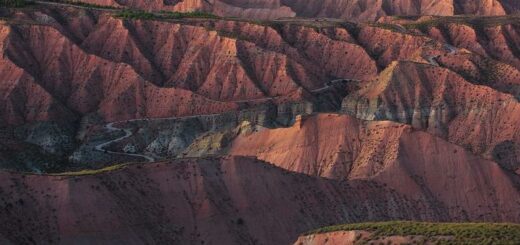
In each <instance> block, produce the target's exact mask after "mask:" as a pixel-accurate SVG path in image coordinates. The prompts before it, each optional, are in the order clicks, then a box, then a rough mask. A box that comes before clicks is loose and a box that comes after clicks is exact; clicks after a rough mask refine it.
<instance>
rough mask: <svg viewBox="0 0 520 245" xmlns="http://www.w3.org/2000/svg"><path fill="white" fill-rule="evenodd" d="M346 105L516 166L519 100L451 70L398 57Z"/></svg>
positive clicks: (361, 113) (353, 111) (366, 115)
mask: <svg viewBox="0 0 520 245" xmlns="http://www.w3.org/2000/svg"><path fill="white" fill-rule="evenodd" d="M343 107H344V110H345V111H346V112H347V113H349V114H352V115H355V116H357V117H359V118H364V119H370V120H372V119H376V120H394V121H398V122H402V123H407V124H411V125H412V126H413V127H414V128H417V129H423V130H425V131H427V132H430V133H432V134H435V135H439V136H441V137H443V138H445V139H447V140H448V141H450V142H452V143H455V144H458V145H462V146H465V147H466V148H468V149H470V150H471V151H473V152H475V153H477V154H479V155H483V156H485V157H486V158H495V159H496V160H498V161H501V162H502V163H503V164H504V165H505V166H506V167H508V168H512V169H517V168H518V156H520V155H519V153H520V152H519V150H520V149H519V148H518V146H519V145H520V134H519V133H520V128H519V127H520V125H519V124H518V120H520V103H519V102H518V100H517V99H515V98H514V97H512V96H511V95H509V94H505V93H500V92H498V91H496V90H494V89H492V88H490V87H487V86H482V85H475V84H472V83H470V82H468V81H466V80H465V79H464V78H463V77H461V76H460V75H458V74H457V73H454V72H452V71H450V70H448V69H445V68H440V67H436V66H432V65H429V64H420V63H414V62H395V63H393V65H391V66H390V67H389V68H387V69H386V70H385V71H383V72H382V73H381V74H380V77H379V78H378V79H376V80H374V81H373V82H371V83H368V84H366V87H364V88H362V89H360V90H359V91H357V92H355V93H353V94H350V95H348V96H347V97H346V98H345V100H344V103H343ZM502 148H504V149H502ZM499 152H500V153H499ZM494 154H495V155H494ZM496 154H502V155H501V156H497V155H496Z"/></svg>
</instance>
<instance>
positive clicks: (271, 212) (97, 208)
mask: <svg viewBox="0 0 520 245" xmlns="http://www.w3.org/2000/svg"><path fill="white" fill-rule="evenodd" d="M0 193H1V195H0V207H1V209H2V210H3V211H2V212H1V213H0V220H1V223H0V227H1V229H0V241H3V242H10V243H15V244H20V243H30V242H32V241H39V242H46V243H47V242H48V243H78V242H80V243H89V244H92V243H95V244H100V243H112V244H113V243H125V244H143V243H162V244H164V243H169V244H171V243H183V244H184V243H186V244H188V243H190V244H195V243H196V244H201V243H204V244H216V243H218V244H248V243H254V242H256V243H260V244H289V243H290V242H292V241H294V240H295V239H296V237H297V236H298V234H299V233H302V232H304V231H306V230H309V229H315V228H318V227H320V226H324V225H329V224H334V223H342V222H356V221H360V220H380V219H425V218H428V219H434V220H437V219H440V218H442V217H440V216H437V215H435V214H434V213H433V212H432V210H430V209H428V208H425V207H424V206H423V205H422V204H421V203H415V202H411V201H410V200H409V199H407V198H404V197H403V196H402V195H399V194H397V193H395V192H394V191H391V190H389V189H388V188H386V187H383V186H381V185H379V184H376V183H373V182H365V181H350V182H339V181H335V180H325V179H320V178H314V177H310V176H306V175H303V174H295V173H291V172H287V171H284V170H281V169H279V168H276V167H273V166H271V165H269V164H267V163H265V162H261V161H258V160H255V159H252V158H244V157H224V158H214V159H185V160H176V161H172V162H168V163H154V164H147V165H144V166H141V165H131V166H129V167H126V168H124V169H122V170H115V171H109V172H106V173H100V174H96V175H84V176H70V175H69V176H37V175H23V174H17V173H9V172H0Z"/></svg>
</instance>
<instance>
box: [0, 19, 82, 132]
mask: <svg viewBox="0 0 520 245" xmlns="http://www.w3.org/2000/svg"><path fill="white" fill-rule="evenodd" d="M10 31H11V28H9V27H6V26H0V46H5V45H7V44H8V41H7V39H8V35H9V33H10ZM0 77H2V82H1V83H0V115H1V118H2V120H0V125H2V126H5V125H13V124H23V123H29V122H34V121H73V120H75V119H76V116H75V115H74V114H73V113H71V112H70V111H69V110H68V109H67V108H66V107H65V106H64V105H62V104H61V103H60V102H59V101H56V100H55V99H54V98H53V96H52V95H50V94H49V93H48V92H47V91H46V90H45V89H44V88H42V87H41V86H40V85H39V84H38V83H37V82H36V81H35V80H34V78H33V77H32V76H31V75H30V74H28V73H27V72H25V71H24V70H23V69H21V68H20V67H18V66H16V65H15V64H13V63H12V62H11V61H10V60H9V59H8V58H7V57H5V56H2V58H1V59H0Z"/></svg>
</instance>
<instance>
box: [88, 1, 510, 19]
mask: <svg viewBox="0 0 520 245" xmlns="http://www.w3.org/2000/svg"><path fill="white" fill-rule="evenodd" d="M84 2H88V3H94V4H99V5H110V6H117V7H131V8H139V9H144V10H169V11H206V12H212V13H215V14H217V15H221V16H237V17H247V18H257V19H258V18H260V19H274V18H280V17H295V16H299V17H327V18H341V19H349V20H352V19H355V20H362V21H366V20H372V21H374V20H377V19H378V18H380V17H384V16H392V15H444V16H450V15H454V14H474V15H504V14H506V13H514V12H516V11H518V10H519V9H520V7H519V6H518V5H516V4H514V3H512V1H511V0H485V1H473V0H419V1H413V0H397V1H395V0H354V1H345V0H326V1H322V0H311V1H307V0H305V1H304V0H258V1H249V2H247V1H242V0H213V1H205V0H184V1H179V0H170V1H166V0H164V1H162V0H153V1H143V0H131V1H118V0H84Z"/></svg>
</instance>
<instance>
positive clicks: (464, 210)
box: [230, 114, 520, 222]
mask: <svg viewBox="0 0 520 245" xmlns="http://www.w3.org/2000/svg"><path fill="white" fill-rule="evenodd" d="M230 154H233V155H245V156H256V157H258V158H259V159H262V160H265V161H267V162H271V163H273V164H275V165H277V166H280V167H282V168H285V169H288V170H291V171H295V172H299V173H305V174H308V175H313V176H322V177H327V178H333V179H370V180H377V181H379V182H382V183H385V184H387V185H388V186H390V187H392V188H394V189H395V190H397V191H398V192H400V193H403V194H405V195H408V196H410V197H411V198H413V199H416V200H421V201H424V202H426V203H429V205H432V206H434V207H436V208H438V211H439V213H442V214H445V215H447V216H448V217H450V218H451V219H457V220H459V219H468V220H494V221H511V222H518V220H519V219H520V213H519V212H518V211H516V210H517V209H518V205H519V204H518V201H519V200H520V193H519V192H518V190H517V188H516V181H518V177H517V176H512V174H511V173H509V172H506V171H504V170H502V169H501V168H500V166H499V165H498V164H496V163H495V162H492V161H489V160H484V159H482V158H480V157H477V156H475V155H473V154H472V153H471V152H469V151H467V150H465V149H464V148H462V147H460V146H457V145H454V144H451V143H449V142H447V141H445V140H443V139H441V138H438V137H435V136H433V135H431V134H428V133H426V132H423V131H417V130H414V129H412V127H411V126H408V125H404V124H399V123H395V122H389V121H374V122H370V121H361V120H358V119H355V118H353V117H351V116H347V115H335V114H319V115H316V116H311V117H308V118H305V117H304V118H302V119H300V120H299V121H297V122H296V123H295V125H294V126H292V127H290V128H281V129H272V130H267V129H266V130H263V131H260V132H257V133H252V134H242V135H240V136H239V137H238V138H236V139H235V140H234V141H233V143H232V147H231V150H230Z"/></svg>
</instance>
